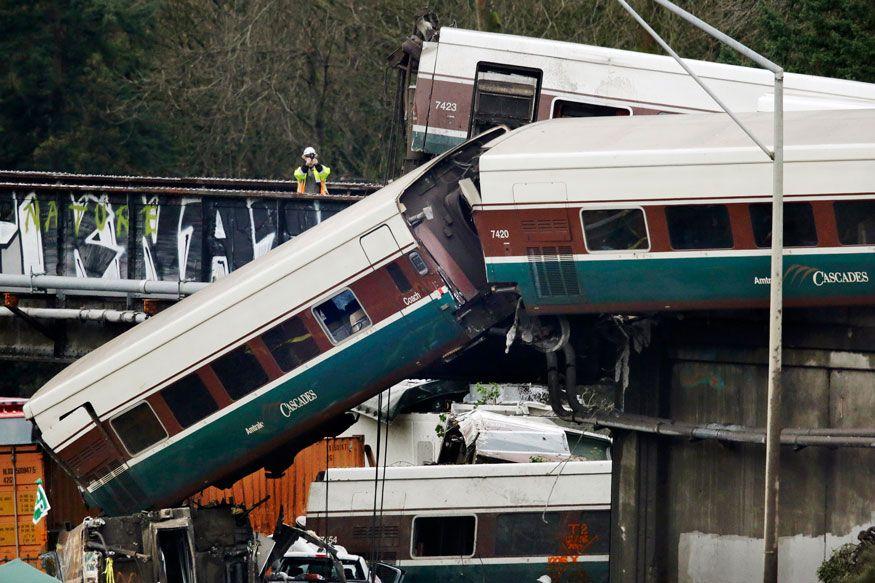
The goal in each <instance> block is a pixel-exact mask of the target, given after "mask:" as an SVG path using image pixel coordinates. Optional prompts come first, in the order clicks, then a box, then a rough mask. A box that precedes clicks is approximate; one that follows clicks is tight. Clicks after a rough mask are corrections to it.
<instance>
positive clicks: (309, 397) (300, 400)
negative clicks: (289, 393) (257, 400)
mask: <svg viewBox="0 0 875 583" xmlns="http://www.w3.org/2000/svg"><path fill="white" fill-rule="evenodd" d="M316 398H317V395H316V392H315V391H313V390H309V391H307V392H305V393H301V394H300V395H298V396H297V397H295V398H294V399H290V400H288V401H286V402H284V403H280V413H282V414H283V417H291V416H292V413H294V412H295V411H297V410H298V409H300V408H301V407H303V406H304V405H307V404H308V403H312V402H313V401H315V400H316Z"/></svg>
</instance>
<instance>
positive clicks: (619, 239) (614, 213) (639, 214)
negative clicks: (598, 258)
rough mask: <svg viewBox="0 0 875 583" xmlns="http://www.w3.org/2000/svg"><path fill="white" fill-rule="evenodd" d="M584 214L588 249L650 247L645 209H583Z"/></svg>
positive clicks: (585, 238) (617, 249) (614, 249)
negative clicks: (645, 221)
mask: <svg viewBox="0 0 875 583" xmlns="http://www.w3.org/2000/svg"><path fill="white" fill-rule="evenodd" d="M581 217H582V219H583V233H584V240H585V242H586V248H587V250H588V251H625V250H632V249H638V250H647V249H649V248H650V242H649V241H648V239H647V226H646V225H645V223H644V211H643V210H641V209H637V208H632V209H604V210H601V209H600V210H584V211H582V213H581Z"/></svg>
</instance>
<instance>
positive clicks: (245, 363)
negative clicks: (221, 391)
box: [210, 344, 268, 401]
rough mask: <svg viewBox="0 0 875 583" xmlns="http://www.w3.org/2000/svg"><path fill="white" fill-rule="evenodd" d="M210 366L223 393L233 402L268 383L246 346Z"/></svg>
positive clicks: (223, 356)
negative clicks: (220, 383)
mask: <svg viewBox="0 0 875 583" xmlns="http://www.w3.org/2000/svg"><path fill="white" fill-rule="evenodd" d="M210 366H211V367H212V368H213V371H215V373H216V375H217V376H218V377H219V380H220V381H222V386H223V387H225V392H226V393H228V396H229V397H231V398H232V399H234V400H235V401H236V400H237V399H239V398H241V397H245V396H246V395H248V394H249V393H251V392H252V391H254V390H255V389H257V388H258V387H262V386H264V385H265V384H267V381H268V378H267V373H266V372H264V369H263V368H261V364H260V363H259V362H258V359H257V358H256V357H255V355H254V354H253V353H252V349H251V348H249V346H247V345H246V344H244V345H243V346H238V347H237V348H235V349H234V350H232V351H231V352H229V353H227V354H224V355H222V356H220V357H219V358H217V359H216V360H214V361H213V362H211V363H210Z"/></svg>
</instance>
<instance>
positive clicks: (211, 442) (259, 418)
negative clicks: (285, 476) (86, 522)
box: [86, 294, 462, 514]
mask: <svg viewBox="0 0 875 583" xmlns="http://www.w3.org/2000/svg"><path fill="white" fill-rule="evenodd" d="M444 304H447V305H450V306H452V305H453V303H452V299H451V296H450V295H449V294H444V295H443V296H442V297H441V298H440V299H439V300H434V301H431V302H429V303H428V304H426V305H425V306H422V307H421V308H419V309H417V310H414V311H413V312H411V313H410V314H408V315H407V316H405V317H403V318H401V319H399V320H397V321H396V322H393V323H392V324H390V325H388V326H386V327H384V328H382V329H379V330H375V331H372V332H370V333H369V334H366V335H365V336H364V337H363V338H361V339H360V340H358V341H357V342H356V343H354V344H352V345H350V346H348V347H347V348H346V349H344V350H342V351H340V352H338V353H337V354H335V355H334V356H332V357H331V358H329V359H326V360H324V361H322V362H320V363H319V364H317V365H315V366H313V367H312V368H310V369H308V370H306V371H304V372H303V373H301V374H299V375H298V376H296V377H293V378H292V379H290V380H289V381H287V382H285V383H283V384H282V385H279V386H277V387H275V388H274V389H272V390H270V391H268V392H267V393H265V394H264V395H261V396H259V397H258V398H256V399H253V400H252V401H250V402H248V403H246V404H245V405H242V406H241V407H239V408H237V409H235V410H233V411H231V412H229V413H227V414H225V415H224V416H222V417H220V418H219V419H216V420H214V421H212V422H211V423H208V424H206V425H204V426H203V427H201V428H199V429H197V430H196V431H195V432H194V433H192V434H191V435H188V436H186V437H185V438H183V439H181V440H179V441H177V442H175V443H173V444H170V445H166V446H164V447H161V448H160V449H157V450H156V451H155V452H154V453H152V454H151V455H150V456H149V457H147V458H146V459H144V460H142V461H141V462H139V463H137V464H136V465H134V466H132V467H131V468H130V470H128V472H126V473H125V474H127V475H126V479H133V480H135V481H136V483H137V484H138V485H139V488H140V489H141V490H142V491H143V494H144V495H145V500H147V501H148V500H155V499H164V498H166V497H167V496H169V495H171V494H173V493H174V492H175V491H176V489H177V488H178V487H179V485H180V484H191V483H192V482H193V481H194V480H196V479H197V477H199V476H204V475H209V474H210V473H212V472H217V471H219V470H220V469H221V468H223V467H225V466H227V465H228V464H229V463H231V462H233V460H235V459H241V458H243V457H245V456H246V455H247V453H249V452H251V451H252V450H253V449H255V448H257V447H258V446H259V445H262V444H264V443H266V442H268V441H269V440H270V438H272V437H274V436H275V435H276V434H277V433H279V432H281V431H287V430H288V429H290V426H293V425H294V424H296V423H298V422H301V421H305V420H306V419H307V418H308V416H310V415H312V414H315V413H317V412H320V411H322V410H324V409H327V408H329V407H331V406H332V405H334V404H336V403H337V402H339V401H342V400H345V399H346V398H349V396H350V395H351V394H352V393H355V392H356V391H359V390H361V388H362V387H365V386H368V385H371V384H373V383H375V382H378V381H379V380H380V379H381V378H384V377H385V376H386V375H388V374H390V373H391V372H392V371H394V370H396V369H398V368H400V367H402V366H404V365H408V364H410V363H413V362H416V360H417V359H418V358H420V357H421V356H422V354H424V353H426V352H428V351H431V350H435V349H437V348H439V347H441V346H444V345H446V344H448V343H449V342H451V341H453V340H454V339H456V338H459V337H460V336H461V335H462V330H461V328H460V327H459V325H458V323H457V322H456V320H455V318H454V316H453V311H452V310H451V309H450V310H441V306H442V305H444ZM308 391H313V392H314V393H315V394H316V398H315V399H312V400H308V399H303V400H302V399H299V400H298V401H297V402H296V404H297V403H301V402H302V401H305V400H306V401H308V402H306V403H304V404H302V405H299V406H297V407H296V409H295V410H294V411H291V410H290V409H291V408H290V407H288V406H286V407H282V408H281V406H282V404H283V403H287V404H288V403H289V402H290V401H294V400H295V399H296V398H299V397H301V395H303V394H305V393H307V392H308ZM259 422H261V423H263V424H264V426H263V427H262V428H259V429H257V430H255V431H252V432H251V433H250V434H247V429H248V428H252V427H257V426H258V424H259ZM111 488H113V482H112V481H111V482H109V483H108V484H107V485H105V486H103V487H101V488H98V489H97V490H95V491H94V492H93V493H91V494H86V497H87V498H88V502H89V503H90V504H94V505H96V506H99V507H100V508H102V509H103V510H104V512H107V513H109V514H119V513H126V512H131V511H133V510H139V509H138V508H133V509H132V508H121V507H119V506H118V503H117V502H115V501H114V500H113V496H112V495H111V493H110V491H109V490H110V489H111Z"/></svg>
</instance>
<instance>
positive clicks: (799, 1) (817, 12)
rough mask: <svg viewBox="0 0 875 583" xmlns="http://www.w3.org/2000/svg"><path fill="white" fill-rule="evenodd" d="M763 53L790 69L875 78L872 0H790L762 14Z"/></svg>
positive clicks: (869, 80) (835, 75) (873, 79)
mask: <svg viewBox="0 0 875 583" xmlns="http://www.w3.org/2000/svg"><path fill="white" fill-rule="evenodd" d="M762 27H763V34H764V45H765V51H766V54H767V55H769V56H770V57H771V58H772V60H774V61H775V62H777V63H779V64H781V65H783V66H784V67H785V68H786V69H787V70H788V71H794V72H798V73H806V74H809V75H824V76H827V77H840V78H843V79H854V80H856V81H866V82H869V83H871V82H875V4H873V3H872V0H792V1H790V2H788V4H787V6H786V7H785V9H784V10H781V11H778V10H775V9H774V8H769V7H766V8H765V9H764V14H763V22H762Z"/></svg>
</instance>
